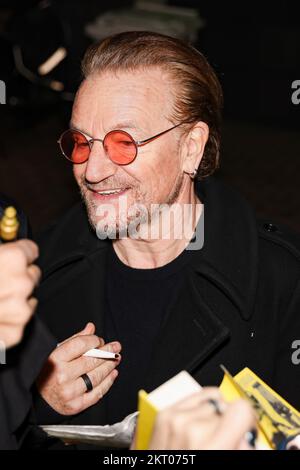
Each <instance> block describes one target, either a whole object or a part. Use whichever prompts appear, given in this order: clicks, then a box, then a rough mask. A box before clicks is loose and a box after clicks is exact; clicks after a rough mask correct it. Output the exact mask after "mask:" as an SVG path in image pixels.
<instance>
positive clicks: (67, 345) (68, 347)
mask: <svg viewBox="0 0 300 470" xmlns="http://www.w3.org/2000/svg"><path fill="white" fill-rule="evenodd" d="M99 344H100V342H99V338H98V336H95V335H78V336H75V337H72V338H70V339H68V340H66V341H65V342H63V343H62V344H60V345H59V346H58V347H57V348H56V349H55V351H54V352H53V355H54V356H55V359H56V360H58V361H64V362H70V361H72V360H73V359H76V358H78V357H80V356H82V354H84V353H85V352H87V351H88V350H89V349H93V348H97V347H98V346H99Z"/></svg>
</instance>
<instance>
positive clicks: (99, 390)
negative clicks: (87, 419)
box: [68, 369, 118, 413]
mask: <svg viewBox="0 0 300 470" xmlns="http://www.w3.org/2000/svg"><path fill="white" fill-rule="evenodd" d="M117 376H118V371H117V370H116V369H115V370H113V371H112V372H111V373H110V374H109V375H108V376H107V377H106V378H105V379H104V380H103V382H102V383H101V384H100V385H98V387H95V388H94V389H93V390H91V391H90V392H88V393H84V394H83V395H81V396H80V397H78V398H75V399H74V400H72V401H71V402H70V403H69V404H68V406H69V408H71V409H73V410H74V412H75V413H80V412H81V411H83V410H85V409H86V408H89V407H90V406H92V405H95V404H96V403H98V401H99V400H101V398H103V396H104V395H105V394H106V393H107V392H108V390H109V389H110V388H111V386H112V385H113V383H114V381H115V380H116V378H117Z"/></svg>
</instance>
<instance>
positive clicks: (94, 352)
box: [83, 349, 120, 359]
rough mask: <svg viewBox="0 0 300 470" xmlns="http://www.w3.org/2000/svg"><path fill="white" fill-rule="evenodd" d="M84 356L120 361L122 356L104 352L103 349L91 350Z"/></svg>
mask: <svg viewBox="0 0 300 470" xmlns="http://www.w3.org/2000/svg"><path fill="white" fill-rule="evenodd" d="M83 356H88V357H96V358H98V359H119V357H120V354H116V353H112V352H109V351H103V350H102V349H90V350H89V351H87V352H86V353H84V354H83Z"/></svg>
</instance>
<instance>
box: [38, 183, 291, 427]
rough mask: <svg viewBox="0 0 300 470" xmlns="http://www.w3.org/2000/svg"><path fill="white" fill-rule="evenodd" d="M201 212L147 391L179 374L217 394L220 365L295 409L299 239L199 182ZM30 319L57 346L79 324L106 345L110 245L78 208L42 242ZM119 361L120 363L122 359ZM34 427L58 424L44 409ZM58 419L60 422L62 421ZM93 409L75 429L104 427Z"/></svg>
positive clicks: (231, 195) (220, 189) (226, 191)
mask: <svg viewBox="0 0 300 470" xmlns="http://www.w3.org/2000/svg"><path fill="white" fill-rule="evenodd" d="M196 190H197V192H198V193H199V195H200V198H201V199H202V200H203V201H204V204H205V222H204V225H205V241H204V247H203V249H202V250H200V251H194V252H193V262H192V263H191V266H190V270H189V275H190V282H189V286H190V287H189V290H188V291H185V292H183V293H182V294H181V296H180V298H179V299H178V301H177V303H176V305H175V307H174V310H173V311H172V314H171V315H170V316H169V319H168V322H167V324H166V325H165V327H164V329H163V330H162V331H161V334H160V338H159V341H158V342H157V344H156V346H155V348H154V354H153V359H152V365H151V367H150V369H149V370H148V374H147V383H145V389H146V390H147V391H151V390H152V389H154V388H155V387H157V386H158V385H160V384H161V383H162V382H164V381H165V380H167V379H168V378H170V377H171V376H173V375H174V374H176V373H177V372H179V371H181V370H182V369H186V370H188V371H190V372H191V373H192V374H193V376H194V377H195V378H196V379H197V380H198V381H199V382H200V383H201V384H202V385H218V384H220V382H221V379H222V372H221V370H220V367H219V365H220V364H224V365H225V366H226V367H227V368H228V369H229V371H230V372H231V373H232V374H236V373H237V372H239V371H240V370H241V369H243V368H244V367H246V366H247V367H249V368H251V369H252V370H253V371H254V372H255V373H257V374H258V375H259V376H260V377H261V378H262V379H263V380H264V381H266V382H267V383H268V384H269V385H270V386H272V387H273V388H275V389H276V390H277V391H278V392H279V393H280V394H282V395H283V396H284V397H285V398H286V399H287V400H288V401H290V402H291V403H292V404H294V405H295V406H296V407H298V408H300V365H298V366H297V365H294V364H293V363H292V359H291V357H292V354H293V352H294V351H293V349H292V343H293V341H295V340H297V339H300V283H299V279H300V251H299V250H300V237H299V236H297V235H293V234H290V233H288V231H287V230H286V229H283V228H281V227H279V226H275V225H272V224H270V223H267V222H257V221H256V218H255V215H254V213H253V211H252V209H251V208H250V207H249V205H248V204H247V203H246V202H245V201H244V200H243V199H242V198H241V197H240V196H239V195H238V194H236V193H235V191H233V190H232V189H230V188H227V187H226V186H224V185H223V184H222V183H221V182H219V181H218V180H216V179H215V178H209V179H208V180H206V181H205V182H203V183H197V186H196ZM39 242H40V251H41V258H40V265H41V267H42V269H43V272H44V277H43V281H42V283H41V285H40V289H39V295H38V296H39V300H40V304H39V309H38V315H39V316H40V317H41V318H42V319H43V320H44V321H45V322H46V324H47V325H48V327H49V328H50V330H51V331H52V333H53V334H54V335H55V336H56V338H57V341H58V342H59V341H62V340H64V339H65V338H67V337H69V336H71V335H72V334H74V332H76V331H79V330H80V329H82V328H83V327H84V325H85V324H86V322H87V321H92V322H94V323H95V325H96V328H97V334H98V335H99V336H104V338H105V331H104V329H103V324H104V322H103V319H104V315H105V311H104V284H105V282H104V281H105V260H106V253H107V247H108V244H109V243H110V242H108V241H101V240H98V239H97V237H96V236H95V234H94V232H93V231H92V230H91V229H90V227H89V224H88V220H87V216H86V213H85V209H84V207H83V206H82V204H78V205H76V206H75V207H74V208H72V209H71V210H70V211H69V212H68V213H67V214H66V215H65V216H64V217H63V218H62V220H60V221H59V222H58V223H57V224H54V225H53V226H52V227H51V228H49V230H47V231H46V232H45V233H44V234H43V236H42V237H41V238H40V241H39ZM123 360H125V358H123ZM36 407H37V413H38V416H39V418H38V419H39V420H40V421H43V422H52V423H53V422H57V421H60V420H62V419H63V418H62V417H60V416H59V415H57V414H56V413H54V412H51V409H50V407H47V406H46V405H45V404H44V403H43V401H42V400H37V403H36ZM60 418H61V419H60ZM105 419H106V418H105V410H104V405H103V404H102V403H101V402H99V403H98V404H96V405H94V406H93V407H91V408H90V409H88V410H86V411H84V412H83V413H81V414H80V415H78V416H77V417H75V418H73V422H74V423H81V424H88V423H90V424H102V423H105Z"/></svg>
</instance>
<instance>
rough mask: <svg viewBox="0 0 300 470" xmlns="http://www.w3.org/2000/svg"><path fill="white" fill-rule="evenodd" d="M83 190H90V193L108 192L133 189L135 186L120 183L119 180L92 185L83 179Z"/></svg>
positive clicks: (124, 182)
mask: <svg viewBox="0 0 300 470" xmlns="http://www.w3.org/2000/svg"><path fill="white" fill-rule="evenodd" d="M80 186H81V189H83V190H85V191H86V190H90V191H94V192H97V191H106V190H109V189H114V188H118V189H127V188H132V187H134V185H133V184H132V183H129V182H128V183H127V182H126V181H118V180H115V179H114V180H108V181H102V182H101V183H100V182H98V183H90V182H89V181H87V180H86V179H85V178H84V177H83V178H82V179H81V184H80Z"/></svg>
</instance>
